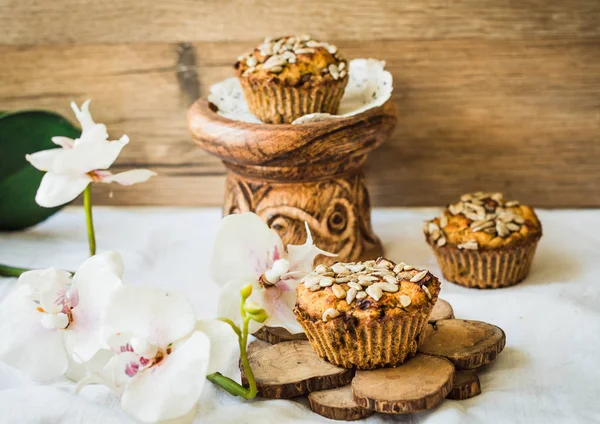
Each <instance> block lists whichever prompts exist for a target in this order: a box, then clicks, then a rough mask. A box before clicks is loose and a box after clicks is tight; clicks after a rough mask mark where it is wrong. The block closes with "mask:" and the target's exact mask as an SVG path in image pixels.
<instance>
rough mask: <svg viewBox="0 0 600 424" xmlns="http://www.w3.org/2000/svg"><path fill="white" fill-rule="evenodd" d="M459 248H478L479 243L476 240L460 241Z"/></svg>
mask: <svg viewBox="0 0 600 424" xmlns="http://www.w3.org/2000/svg"><path fill="white" fill-rule="evenodd" d="M458 248H459V249H467V250H478V249H479V245H478V244H477V241H476V240H469V241H467V242H465V243H461V244H459V245H458Z"/></svg>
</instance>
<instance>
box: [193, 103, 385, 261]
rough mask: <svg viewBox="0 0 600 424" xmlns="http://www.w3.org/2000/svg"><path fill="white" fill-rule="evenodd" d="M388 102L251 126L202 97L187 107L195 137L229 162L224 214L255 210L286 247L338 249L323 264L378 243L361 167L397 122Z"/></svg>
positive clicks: (376, 249) (367, 252)
mask: <svg viewBox="0 0 600 424" xmlns="http://www.w3.org/2000/svg"><path fill="white" fill-rule="evenodd" d="M396 120H397V118H396V107H395V105H394V104H393V103H392V102H388V103H386V104H384V105H383V106H381V107H378V108H374V109H371V110H368V111H366V112H364V113H362V114H360V115H356V116H352V117H348V118H338V119H333V120H328V121H321V122H309V123H304V124H299V125H273V124H249V123H245V122H239V121H231V120H229V119H225V118H223V117H221V116H220V115H218V114H217V113H216V112H215V111H214V110H213V108H212V107H211V105H210V104H209V103H208V102H207V101H205V100H198V101H197V102H196V103H195V104H194V105H193V106H192V107H191V108H190V111H189V113H188V125H189V128H190V131H191V132H192V136H193V138H194V140H195V141H196V142H197V143H198V144H199V145H200V146H201V147H202V148H203V149H205V150H207V151H208V152H210V153H212V154H214V155H216V156H218V157H219V158H221V159H222V160H223V163H224V164H225V166H226V167H227V185H226V190H225V202H224V207H223V213H224V215H227V214H232V213H241V212H254V213H256V214H257V215H258V216H260V217H261V218H262V219H263V220H264V221H265V222H266V223H267V224H268V225H269V226H270V227H271V228H273V229H275V230H276V231H277V232H278V233H279V235H280V237H281V238H282V240H283V243H284V245H287V244H302V243H304V241H305V240H306V231H305V229H304V223H305V222H306V223H308V225H309V227H310V230H311V232H312V234H313V238H314V240H315V244H316V245H317V246H319V247H320V248H321V249H324V250H327V251H329V252H332V253H337V254H338V257H337V258H324V257H319V258H317V260H318V261H319V260H320V261H321V262H322V263H327V264H331V263H333V262H335V261H347V262H349V261H357V260H366V259H374V258H377V257H378V256H382V255H383V249H382V246H381V243H380V241H379V239H378V238H377V236H376V235H375V234H374V233H373V229H372V228H371V207H370V204H369V194H368V192H367V189H366V187H365V184H364V175H363V165H364V163H365V160H366V159H367V154H368V152H369V151H371V150H373V149H375V148H376V147H378V146H379V145H380V144H381V143H383V142H384V141H385V140H386V139H387V138H388V137H389V136H390V135H391V133H392V131H393V129H394V127H395V125H396Z"/></svg>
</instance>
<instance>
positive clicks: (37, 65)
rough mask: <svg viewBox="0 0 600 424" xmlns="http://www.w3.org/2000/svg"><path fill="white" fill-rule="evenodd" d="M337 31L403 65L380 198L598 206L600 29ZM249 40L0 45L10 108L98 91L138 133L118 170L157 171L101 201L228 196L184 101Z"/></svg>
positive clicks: (376, 166)
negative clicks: (516, 35) (544, 36)
mask: <svg viewBox="0 0 600 424" xmlns="http://www.w3.org/2000/svg"><path fill="white" fill-rule="evenodd" d="M19 7H21V6H17V8H19ZM577 10H579V9H577ZM572 13H579V12H572ZM0 15H1V16H4V14H0ZM0 28H5V27H3V26H2V25H1V24H0ZM6 28H8V27H6ZM2 31H3V34H9V33H10V31H9V30H8V29H6V30H4V29H3V30H2ZM106 32H108V31H106ZM530 34H534V33H533V32H532V33H530ZM578 34H580V33H578ZM390 36H391V34H390ZM531 36H532V37H533V35H531ZM394 37H396V34H395V33H394ZM49 41H51V40H49ZM332 41H333V42H336V43H337V44H338V46H339V48H340V49H341V50H342V51H343V52H345V55H346V56H347V57H349V58H351V57H361V56H362V57H364V56H373V57H378V58H384V59H386V61H387V67H388V69H390V71H391V72H392V74H393V75H394V84H395V92H394V101H395V103H396V104H397V106H398V109H399V117H400V119H399V123H398V126H397V129H396V132H395V134H394V136H393V137H392V139H391V140H390V142H388V143H387V144H385V145H384V146H383V147H382V148H380V149H378V150H376V151H375V152H373V153H372V154H371V155H370V157H369V159H368V161H367V164H366V176H367V179H366V183H367V187H368V189H369V192H370V194H371V200H372V204H373V205H375V206H420V205H440V204H444V203H449V202H450V201H452V200H454V199H455V198H456V197H457V195H459V194H461V193H463V192H467V191H476V190H479V189H485V190H486V191H496V190H498V191H504V192H505V193H506V194H507V195H508V196H509V197H512V198H517V199H521V200H523V201H524V202H528V203H530V204H533V205H534V206H545V207H565V206H566V207H593V206H600V167H599V166H597V164H598V162H599V161H600V143H599V142H598V141H599V137H600V136H599V135H598V134H600V113H599V112H598V111H599V110H600V38H595V39H585V37H584V36H581V37H579V35H578V36H577V37H575V36H573V39H570V40H568V39H567V40H540V39H516V40H501V39H483V37H482V38H481V39H469V40H460V39H459V40H449V39H444V40H426V39H425V40H393V39H389V40H378V41H360V42H349V41H343V40H341V41H340V40H339V39H335V38H332ZM252 45H254V42H253V41H252V42H227V43H212V42H201V43H194V44H191V45H190V44H185V43H157V44H147V43H146V44H144V43H142V44H114V45H111V44H100V45H81V46H79V45H75V46H63V45H52V46H0V56H1V57H2V58H3V60H2V61H0V75H2V84H0V110H6V109H17V108H47V109H51V110H55V111H57V112H60V113H62V114H64V115H65V116H71V111H70V109H69V105H68V104H69V101H70V100H72V99H73V100H76V101H78V102H81V101H83V100H85V99H86V98H92V99H93V102H92V112H93V113H94V116H95V118H96V119H97V120H98V121H99V122H105V123H106V124H107V125H108V127H109V130H110V132H111V134H112V135H113V136H115V137H116V136H119V135H120V134H122V133H123V132H126V133H127V134H128V135H129V136H130V137H131V139H132V142H131V143H130V144H129V145H128V146H127V147H126V148H125V149H124V151H123V154H122V156H121V157H120V158H119V161H118V163H117V165H118V169H129V168H130V167H132V166H146V167H150V168H153V169H156V170H158V172H159V174H160V176H159V177H158V178H156V179H153V180H151V181H150V182H148V183H145V184H142V185H139V186H137V187H135V188H134V189H132V188H128V187H121V186H117V185H116V184H115V185H110V186H104V185H101V186H98V187H97V188H96V196H95V200H96V201H97V202H99V203H103V204H133V205H140V204H152V205H160V204H169V205H220V204H222V201H223V194H224V186H225V171H224V168H223V166H222V165H221V164H220V162H219V160H218V159H217V158H214V157H212V156H210V155H208V154H206V153H205V152H203V151H202V150H201V149H199V148H197V147H196V146H195V145H194V144H193V142H192V141H191V137H190V135H189V133H188V131H187V128H186V122H185V121H186V120H185V116H186V110H187V107H188V106H189V104H190V101H191V100H192V99H193V98H194V97H195V96H196V95H198V94H199V95H200V96H206V95H207V93H208V89H209V87H210V85H211V84H213V83H214V82H217V81H219V80H220V79H222V78H225V77H227V76H231V75H232V69H231V67H230V65H231V64H232V63H233V61H234V59H235V57H236V56H237V55H238V54H239V53H241V52H243V51H245V50H247V49H249V48H250V47H251V46H252ZM111 192H112V193H113V194H114V197H113V198H111V197H110V196H109V194H110V193H111Z"/></svg>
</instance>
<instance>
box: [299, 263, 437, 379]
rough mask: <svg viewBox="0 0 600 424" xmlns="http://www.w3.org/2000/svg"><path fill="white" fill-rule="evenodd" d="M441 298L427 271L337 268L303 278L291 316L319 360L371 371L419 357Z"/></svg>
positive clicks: (396, 266) (381, 266)
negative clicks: (430, 320)
mask: <svg viewBox="0 0 600 424" xmlns="http://www.w3.org/2000/svg"><path fill="white" fill-rule="evenodd" d="M439 292H440V282H439V280H438V279H437V278H436V277H434V276H433V275H432V274H431V273H429V271H427V270H424V269H417V268H415V267H413V266H411V265H406V264H405V263H403V262H401V263H399V264H395V263H394V262H392V261H390V260H388V259H384V258H379V259H377V260H376V261H374V260H372V261H365V262H353V263H340V262H338V263H335V264H333V265H332V266H331V267H328V266H325V265H319V266H317V267H316V268H315V270H314V272H313V273H311V274H309V275H307V276H306V277H304V278H303V280H302V283H301V284H299V285H298V287H297V288H296V294H297V299H296V307H295V309H294V313H295V314H296V319H297V320H298V322H299V323H300V325H301V326H302V328H304V332H305V333H306V335H307V337H308V340H309V341H310V343H311V345H312V347H313V348H314V349H315V351H316V352H317V354H318V355H319V356H321V357H322V358H324V359H326V360H328V361H329V362H331V363H332V364H335V365H339V366H342V367H345V368H358V369H361V370H369V369H375V368H380V367H385V366H395V365H398V364H401V363H402V362H404V361H405V360H406V359H407V358H409V357H410V356H412V355H414V354H415V353H416V352H417V349H418V347H419V345H420V344H421V343H422V341H423V340H422V332H423V330H424V328H425V326H426V325H427V318H428V317H429V314H430V313H431V310H432V308H433V305H434V304H435V302H436V301H437V298H438V294H439Z"/></svg>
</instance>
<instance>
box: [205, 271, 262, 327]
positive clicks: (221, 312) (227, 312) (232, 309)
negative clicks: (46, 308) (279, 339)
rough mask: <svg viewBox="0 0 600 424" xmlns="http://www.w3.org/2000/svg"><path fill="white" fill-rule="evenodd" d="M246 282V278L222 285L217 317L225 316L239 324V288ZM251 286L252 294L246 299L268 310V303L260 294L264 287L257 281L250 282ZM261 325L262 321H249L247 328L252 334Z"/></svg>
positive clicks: (240, 320)
mask: <svg viewBox="0 0 600 424" xmlns="http://www.w3.org/2000/svg"><path fill="white" fill-rule="evenodd" d="M246 284H248V281H247V280H233V281H230V282H229V283H227V284H225V285H224V286H223V288H222V289H221V292H220V293H219V299H218V301H217V318H227V319H230V320H232V321H233V322H235V323H236V324H238V325H241V322H242V316H241V315H240V305H241V302H242V296H241V295H240V289H241V288H242V287H244V286H245V285H246ZM252 286H253V290H252V295H251V296H250V297H249V298H248V300H249V301H253V302H256V304H258V306H260V307H261V308H263V309H264V310H266V311H267V312H269V305H268V304H267V303H266V301H265V300H266V298H265V297H264V296H263V295H262V292H264V291H265V289H263V288H262V287H260V285H259V284H258V282H257V281H254V282H252ZM263 325H264V323H259V322H256V321H251V322H250V324H249V326H248V328H249V331H250V333H251V334H252V333H255V332H257V331H258V330H259V329H260V328H261V327H262V326H263Z"/></svg>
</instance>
